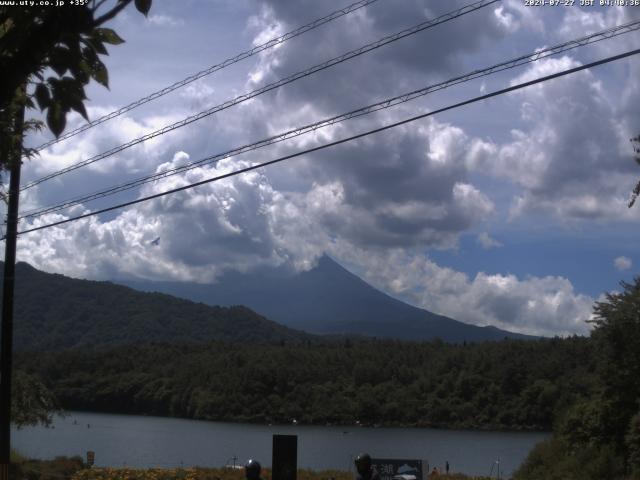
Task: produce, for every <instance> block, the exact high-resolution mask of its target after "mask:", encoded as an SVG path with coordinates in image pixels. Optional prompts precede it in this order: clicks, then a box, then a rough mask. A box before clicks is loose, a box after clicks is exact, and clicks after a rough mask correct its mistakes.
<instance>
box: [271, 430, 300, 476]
mask: <svg viewBox="0 0 640 480" xmlns="http://www.w3.org/2000/svg"><path fill="white" fill-rule="evenodd" d="M297 474H298V436H297V435H274V436H273V452H272V459H271V476H272V478H273V480H296V476H297Z"/></svg>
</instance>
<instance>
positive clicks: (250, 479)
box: [244, 458, 262, 480]
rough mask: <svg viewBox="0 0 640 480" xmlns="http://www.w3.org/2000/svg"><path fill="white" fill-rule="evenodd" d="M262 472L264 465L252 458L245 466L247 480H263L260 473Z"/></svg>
mask: <svg viewBox="0 0 640 480" xmlns="http://www.w3.org/2000/svg"><path fill="white" fill-rule="evenodd" d="M261 471H262V465H260V462H258V461H257V460H254V459H252V458H250V459H249V460H247V463H245V464H244V476H245V478H246V479H247V480H262V478H261V477H260V472H261Z"/></svg>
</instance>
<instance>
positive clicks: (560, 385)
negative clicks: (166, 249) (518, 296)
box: [16, 338, 594, 429]
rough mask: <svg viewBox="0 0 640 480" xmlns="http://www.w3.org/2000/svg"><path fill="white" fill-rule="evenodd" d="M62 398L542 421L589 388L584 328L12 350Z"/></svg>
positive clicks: (472, 421)
mask: <svg viewBox="0 0 640 480" xmlns="http://www.w3.org/2000/svg"><path fill="white" fill-rule="evenodd" d="M16 363H18V364H20V365H21V366H22V367H23V368H25V369H26V370H27V371H29V372H32V373H37V374H39V375H40V376H41V377H42V378H43V379H44V381H45V382H46V383H47V385H48V386H49V387H50V388H51V389H52V390H53V392H54V393H55V394H56V396H57V397H58V399H59V401H60V403H61V404H62V406H63V407H65V408H68V409H80V410H93V411H100V412H125V413H140V414H155V415H172V416H180V417H189V418H198V419H210V420H225V421H251V422H278V423H279V422H285V423H288V422H291V421H292V420H293V419H296V420H298V421H299V422H302V423H314V424H327V423H339V424H354V423H356V422H361V423H363V424H383V425H420V426H443V427H444V426H447V427H462V428H504V429H550V428H551V424H552V419H553V417H554V415H556V414H557V413H558V412H559V411H560V410H562V409H563V408H564V407H566V406H567V405H568V404H570V403H571V402H573V401H574V400H575V399H576V397H577V396H579V395H580V394H583V393H585V392H588V391H590V390H591V389H592V384H591V381H592V375H591V371H592V370H593V368H594V361H593V355H592V350H591V349H590V346H589V342H588V340H587V339H585V338H570V339H566V340H560V339H553V340H541V341H515V340H508V341H503V342H493V343H484V344H468V345H457V346H456V345H448V344H445V343H442V342H432V343H422V344H418V343H406V342H398V341H370V342H367V343H358V344H351V343H350V342H349V341H346V342H344V343H342V344H340V345H317V346H256V345H248V344H242V345H228V344H219V343H215V344H211V345H207V346H166V345H164V346H161V345H156V346H145V347H125V348H118V349H114V350H111V351H104V352H100V353H92V352H86V351H85V352H83V351H67V352H61V353H49V354H38V355H33V354H29V355H26V354H25V355H21V356H19V358H18V359H17V362H16Z"/></svg>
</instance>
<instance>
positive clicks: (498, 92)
mask: <svg viewBox="0 0 640 480" xmlns="http://www.w3.org/2000/svg"><path fill="white" fill-rule="evenodd" d="M639 53H640V49H635V50H630V51H628V52H625V53H622V54H619V55H613V56H610V57H607V58H604V59H602V60H598V61H595V62H591V63H588V64H586V65H580V66H578V67H574V68H570V69H567V70H563V71H561V72H557V73H554V74H551V75H546V76H544V77H540V78H537V79H535V80H530V81H527V82H522V83H518V84H516V85H512V86H510V87H507V88H503V89H501V90H496V91H494V92H491V93H487V94H485V95H480V96H478V97H474V98H471V99H469V100H465V101H463V102H459V103H456V104H453V105H449V106H447V107H443V108H439V109H437V110H433V111H431V112H427V113H423V114H421V115H416V116H414V117H411V118H407V119H405V120H401V121H399V122H395V123H391V124H387V125H384V126H382V127H379V128H375V129H373V130H368V131H366V132H363V133H359V134H357V135H352V136H350V137H347V138H343V139H341V140H336V141H334V142H330V143H325V144H323V145H319V146H317V147H313V148H308V149H306V150H302V151H300V152H296V153H292V154H290V155H285V156H282V157H279V158H276V159H274V160H269V161H267V162H262V163H258V164H255V165H251V166H249V167H245V168H241V169H239V170H235V171H233V172H229V173H225V174H223V175H218V176H216V177H212V178H208V179H206V180H201V181H199V182H195V183H191V184H189V185H184V186H182V187H177V188H173V189H171V190H167V191H164V192H160V193H156V194H154V195H149V196H146V197H142V198H138V199H136V200H132V201H129V202H124V203H120V204H117V205H113V206H111V207H107V208H103V209H100V210H96V211H94V212H88V213H84V214H82V215H77V216H75V217H70V218H66V219H64V220H59V221H57V222H52V223H47V224H44V225H39V226H37V227H32V228H28V229H26V230H22V231H20V232H18V234H19V235H21V234H25V233H30V232H35V231H38V230H43V229H46V228H51V227H55V226H59V225H63V224H66V223H70V222H75V221H77V220H81V219H84V218H88V217H93V216H96V215H100V214H102V213H106V212H111V211H113V210H118V209H120V208H124V207H128V206H131V205H136V204H138V203H143V202H147V201H149V200H153V199H156V198H160V197H164V196H167V195H172V194H174V193H178V192H182V191H185V190H190V189H192V188H194V187H198V186H201V185H205V184H208V183H212V182H216V181H219V180H223V179H225V178H230V177H234V176H236V175H240V174H242V173H247V172H250V171H252V170H257V169H259V168H263V167H267V166H269V165H274V164H276V163H280V162H284V161H285V160H289V159H292V158H296V157H300V156H302V155H306V154H308V153H313V152H317V151H319V150H324V149H326V148H330V147H334V146H336V145H341V144H343V143H348V142H352V141H354V140H357V139H359V138H363V137H367V136H369V135H373V134H375V133H379V132H383V131H385V130H389V129H392V128H395V127H399V126H401V125H405V124H407V123H410V122H415V121H416V120H420V119H423V118H427V117H431V116H433V115H436V114H439V113H442V112H446V111H449V110H453V109H455V108H459V107H462V106H465V105H470V104H472V103H477V102H480V101H483V100H488V99H490V98H492V97H496V96H498V95H503V94H505V93H509V92H513V91H516V90H520V89H522V88H525V87H529V86H532V85H536V84H539V83H543V82H547V81H549V80H553V79H555V78H559V77H563V76H566V75H570V74H573V73H576V72H580V71H582V70H586V69H588V68H593V67H597V66H599V65H604V64H606V63H610V62H614V61H616V60H621V59H623V58H627V57H630V56H632V55H637V54H639ZM3 239H4V238H3Z"/></svg>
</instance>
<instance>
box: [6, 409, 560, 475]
mask: <svg viewBox="0 0 640 480" xmlns="http://www.w3.org/2000/svg"><path fill="white" fill-rule="evenodd" d="M273 434H286V435H297V436H298V466H299V467H300V468H310V469H314V470H324V469H340V470H351V469H352V468H351V466H352V459H353V457H354V456H355V455H357V454H358V453H360V452H363V451H366V452H369V453H370V454H371V456H373V457H379V458H409V459H411V458H415V459H423V460H428V461H429V464H430V465H431V467H433V466H438V467H439V468H440V469H442V468H443V466H444V463H445V461H449V463H450V465H451V469H452V471H459V472H464V473H467V474H473V475H488V474H489V472H490V471H491V468H492V466H493V471H494V473H495V471H496V467H497V465H496V464H495V462H496V460H498V459H499V462H500V471H501V474H502V478H508V476H509V475H510V474H511V473H512V472H513V471H514V470H515V469H516V468H517V467H518V465H520V463H521V462H522V461H523V460H524V458H525V457H526V456H527V454H528V453H529V451H530V450H531V449H532V448H533V446H534V445H535V444H536V443H538V442H540V441H541V440H544V439H545V438H547V437H548V434H546V433H509V432H478V431H458V430H437V429H427V428H364V427H362V428H359V427H320V426H300V425H284V426H282V425H274V426H270V425H269V426H268V425H251V424H234V423H219V422H205V421H197V420H182V419H175V418H161V417H147V416H136V415H111V414H100V413H84V412H69V413H68V414H67V416H66V417H65V418H56V419H55V421H54V425H53V428H43V427H29V428H23V429H21V430H16V429H13V431H12V443H13V447H14V448H16V449H17V450H18V451H19V452H21V453H23V454H25V455H27V456H29V457H32V458H41V459H47V458H53V457H55V456H57V455H68V456H72V455H80V456H82V457H83V458H84V457H85V454H86V451H87V450H93V451H94V452H95V454H96V456H95V463H96V465H97V466H111V467H118V466H124V465H126V466H130V467H175V466H185V467H186V466H196V465H198V466H211V467H218V466H222V465H225V464H231V463H233V457H237V459H238V460H237V462H238V463H242V464H243V463H244V462H245V461H246V460H247V459H248V458H255V459H257V460H259V461H260V462H261V463H262V465H263V466H267V467H268V466H270V464H271V444H272V435H273Z"/></svg>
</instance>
